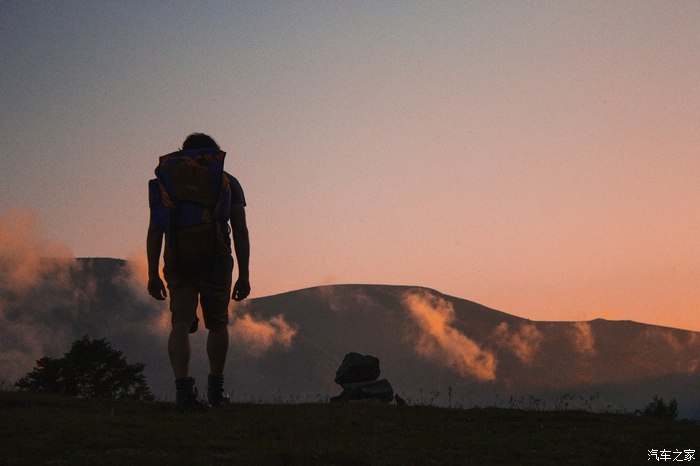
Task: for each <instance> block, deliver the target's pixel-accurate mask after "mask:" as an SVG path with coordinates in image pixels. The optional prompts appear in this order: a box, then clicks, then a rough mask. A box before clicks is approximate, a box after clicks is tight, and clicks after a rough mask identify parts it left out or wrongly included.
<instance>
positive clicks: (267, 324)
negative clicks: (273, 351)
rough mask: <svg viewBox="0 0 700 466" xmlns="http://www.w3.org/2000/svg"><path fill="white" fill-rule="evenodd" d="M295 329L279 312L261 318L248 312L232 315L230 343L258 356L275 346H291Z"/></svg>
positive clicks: (285, 347) (286, 347)
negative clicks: (266, 317)
mask: <svg viewBox="0 0 700 466" xmlns="http://www.w3.org/2000/svg"><path fill="white" fill-rule="evenodd" d="M241 307H242V308H245V307H246V306H241ZM239 309H240V308H239ZM244 312H245V311H244ZM297 331H298V329H297V328H296V327H295V326H293V325H290V324H288V323H287V321H286V320H285V319H284V316H283V315H281V314H278V315H276V316H274V317H271V318H270V319H263V318H261V317H255V316H253V315H251V314H250V313H241V314H240V315H238V316H234V318H233V322H232V324H231V330H230V332H231V341H232V344H234V345H237V346H239V347H240V348H241V349H242V350H243V351H246V352H248V353H249V354H251V355H253V356H260V355H262V354H263V353H264V352H265V351H267V350H269V349H270V348H272V347H275V346H276V347H281V348H284V349H289V348H291V346H292V340H293V339H294V336H295V335H296V334H297Z"/></svg>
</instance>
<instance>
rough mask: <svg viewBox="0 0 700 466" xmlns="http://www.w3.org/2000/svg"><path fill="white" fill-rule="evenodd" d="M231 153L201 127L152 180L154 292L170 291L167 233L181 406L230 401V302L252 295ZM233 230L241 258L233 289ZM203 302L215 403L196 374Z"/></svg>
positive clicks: (173, 356)
mask: <svg viewBox="0 0 700 466" xmlns="http://www.w3.org/2000/svg"><path fill="white" fill-rule="evenodd" d="M224 156H225V153H224V152H223V151H221V149H220V148H219V146H218V144H217V143H216V142H215V141H214V140H213V139H212V138H211V137H209V136H207V135H205V134H201V133H193V134H191V135H189V136H188V137H187V139H186V140H185V142H184V143H183V144H182V149H181V150H180V151H177V152H173V153H172V154H168V155H164V156H162V157H160V159H159V165H158V168H156V179H153V180H151V181H150V182H149V205H150V211H151V217H150V223H149V226H148V237H147V246H146V249H147V254H148V292H149V294H150V295H151V296H153V297H154V298H155V299H158V300H164V299H165V298H166V296H167V293H166V289H165V285H164V284H163V281H162V280H161V279H160V276H159V273H158V272H159V270H158V269H159V262H160V255H161V248H162V245H163V237H164V236H165V250H164V253H163V261H164V267H163V274H164V277H165V280H166V281H167V284H168V291H169V292H170V311H171V323H172V328H171V332H170V337H169V339H168V354H169V356H170V362H171V365H172V368H173V372H174V375H175V387H176V406H177V409H178V410H181V411H184V410H189V409H203V408H206V407H208V406H209V405H212V406H218V405H221V404H222V403H227V402H228V396H227V395H226V393H225V392H224V365H225V362H226V355H227V352H228V322H229V320H228V305H229V302H230V299H231V298H233V299H234V300H236V301H240V300H243V299H245V298H246V297H247V296H248V295H249V294H250V282H249V273H248V261H249V256H250V243H249V239H248V228H247V225H246V218H245V205H246V202H245V197H244V194H243V189H242V188H241V185H240V184H239V183H238V180H236V179H235V178H234V177H233V176H231V175H229V174H228V173H226V172H224V171H223V160H224ZM229 221H230V225H231V226H230V229H229V226H228V222H229ZM229 232H232V233H233V244H234V250H235V254H236V259H237V261H238V280H236V283H235V285H234V286H233V293H231V283H232V274H233V258H232V256H231V238H230V236H229ZM198 302H199V303H200V304H201V307H202V315H203V318H204V325H205V327H206V328H207V329H208V331H209V334H208V337H207V356H208V358H209V369H210V374H209V377H208V389H207V395H208V401H209V403H208V404H207V403H206V402H205V401H203V400H201V399H199V397H198V393H197V389H196V387H195V381H194V379H193V378H192V377H190V376H189V361H190V339H189V334H190V333H193V332H195V331H196V330H197V325H198V318H197V304H198Z"/></svg>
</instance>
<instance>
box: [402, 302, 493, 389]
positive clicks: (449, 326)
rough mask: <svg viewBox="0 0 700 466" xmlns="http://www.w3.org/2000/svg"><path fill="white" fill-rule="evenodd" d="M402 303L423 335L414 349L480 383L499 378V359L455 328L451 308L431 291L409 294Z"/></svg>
mask: <svg viewBox="0 0 700 466" xmlns="http://www.w3.org/2000/svg"><path fill="white" fill-rule="evenodd" d="M403 302H404V304H405V306H406V308H407V309H408V311H409V313H410V315H411V317H412V318H413V319H414V320H415V322H416V324H417V325H418V328H419V329H420V335H419V337H418V341H417V342H416V346H415V350H416V352H417V353H418V354H421V355H423V356H425V357H427V358H429V359H431V360H434V361H435V362H437V363H439V364H445V365H447V366H448V367H449V368H451V369H454V370H456V371H457V372H458V373H459V374H461V375H462V376H465V377H466V376H473V377H476V378H477V379H478V380H484V381H488V380H494V379H495V378H496V358H495V357H494V355H493V353H491V352H490V351H488V350H484V349H482V348H481V347H480V346H479V344H478V343H477V342H475V341H474V340H471V339H470V338H467V337H466V336H465V335H464V334H463V333H462V332H460V331H459V330H458V329H456V328H455V327H454V326H453V322H454V319H455V313H454V309H453V307H452V305H451V304H450V303H448V302H447V301H445V300H444V299H442V298H439V297H436V296H433V295H432V294H430V293H428V292H408V293H406V294H405V295H404V297H403Z"/></svg>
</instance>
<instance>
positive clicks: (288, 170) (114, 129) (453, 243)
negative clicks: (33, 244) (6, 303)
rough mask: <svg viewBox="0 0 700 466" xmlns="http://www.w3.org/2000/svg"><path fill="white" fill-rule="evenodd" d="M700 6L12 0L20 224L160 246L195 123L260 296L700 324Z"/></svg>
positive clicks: (6, 136)
mask: <svg viewBox="0 0 700 466" xmlns="http://www.w3.org/2000/svg"><path fill="white" fill-rule="evenodd" d="M699 31H700V2H696V1H676V2H660V1H587V2H579V1H551V2H550V1H532V2H520V1H517V2H516V1H512V2H507V1H503V2H486V1H484V2H467V1H456V2H442V1H441V2H393V1H385V2H229V1H223V2H202V3H199V2H196V3H195V2H185V1H182V2H175V1H173V2H136V3H133V2H128V3H127V2H111V1H95V2H71V1H65V2H34V1H17V2H3V4H2V6H0V54H2V63H3V66H2V68H1V69H0V111H1V112H2V124H1V125H0V137H1V139H2V141H3V144H2V148H0V173H2V177H1V179H0V186H1V188H2V190H1V192H2V196H1V197H0V212H2V211H3V210H5V209H8V208H14V209H19V210H23V211H30V212H33V213H35V214H36V215H37V216H38V217H39V218H40V219H41V222H42V224H41V225H42V227H41V228H42V230H43V234H44V235H45V236H46V238H47V239H49V240H50V241H53V242H58V243H61V244H65V245H67V246H68V247H69V248H70V250H71V251H72V252H73V254H75V255H76V256H78V257H83V256H110V257H122V258H124V257H135V256H140V255H143V254H144V251H143V249H144V243H145V233H146V227H147V222H148V205H147V189H146V183H147V180H148V179H149V178H150V177H152V173H153V168H154V166H155V163H156V160H157V157H158V156H159V155H162V154H164V153H167V152H170V151H172V150H175V149H177V148H178V147H179V145H180V144H181V142H182V140H183V139H184V137H185V136H186V135H187V134H188V133H189V132H192V131H203V132H208V133H210V134H211V135H212V136H214V138H216V139H217V140H218V141H219V143H220V144H221V145H222V147H223V148H224V149H225V150H227V152H228V160H227V167H228V169H229V171H230V172H231V173H233V174H234V175H235V176H237V177H238V179H239V180H240V182H241V184H242V185H243V188H244V190H245V192H246V196H247V199H248V218H249V223H250V230H251V241H252V248H253V253H252V264H251V268H252V269H251V273H252V285H253V297H255V296H263V295H268V294H272V293H278V292H284V291H290V290H292V289H296V288H301V287H306V286H314V285H321V284H333V283H348V282H359V283H382V284H383V283H391V284H406V285H421V286H427V287H432V288H435V289H437V290H439V291H442V292H444V293H448V294H452V295H456V296H459V297H463V298H466V299H471V300H474V301H477V302H480V303H482V304H485V305H487V306H490V307H494V308H497V309H500V310H503V311H505V312H509V313H512V314H515V315H519V316H523V317H527V318H530V319H535V320H584V319H591V318H595V317H604V318H615V319H631V320H637V321H641V322H646V323H655V324H660V325H669V326H676V327H683V328H689V329H693V330H699V331H700V242H699V241H698V231H700V206H699V205H698V199H700V183H698V179H699V178H700V177H699V175H700V86H698V83H700V32H699Z"/></svg>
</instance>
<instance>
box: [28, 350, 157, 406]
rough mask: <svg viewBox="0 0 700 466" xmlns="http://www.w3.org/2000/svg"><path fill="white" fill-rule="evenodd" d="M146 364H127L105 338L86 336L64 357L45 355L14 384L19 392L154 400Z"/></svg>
mask: <svg viewBox="0 0 700 466" xmlns="http://www.w3.org/2000/svg"><path fill="white" fill-rule="evenodd" d="M144 367H145V366H144V365H143V364H140V363H139V364H127V362H126V359H125V358H124V356H123V355H122V352H121V351H117V350H115V349H113V348H112V347H111V346H110V344H109V343H107V342H106V341H105V340H104V339H102V340H90V339H89V338H88V337H87V336H84V337H83V338H82V339H80V340H76V341H75V342H73V345H72V346H71V350H70V351H69V352H68V353H65V354H64V355H63V357H62V358H59V359H55V358H50V357H48V356H44V357H43V358H41V359H39V360H38V361H37V362H36V367H35V368H34V370H32V371H31V372H29V373H27V375H25V376H24V377H22V378H21V379H20V380H18V381H17V383H16V384H15V385H16V386H17V388H18V389H19V390H23V391H33V392H40V393H59V394H64V395H69V396H76V397H81V398H109V399H134V400H152V399H153V395H152V394H151V390H150V389H149V388H148V385H147V384H146V379H145V377H144V376H143V369H144Z"/></svg>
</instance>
